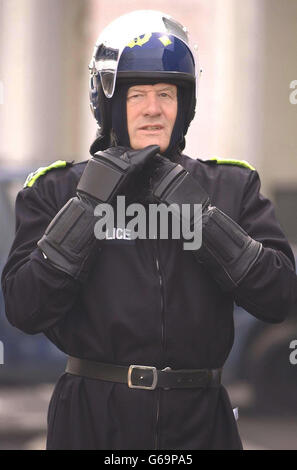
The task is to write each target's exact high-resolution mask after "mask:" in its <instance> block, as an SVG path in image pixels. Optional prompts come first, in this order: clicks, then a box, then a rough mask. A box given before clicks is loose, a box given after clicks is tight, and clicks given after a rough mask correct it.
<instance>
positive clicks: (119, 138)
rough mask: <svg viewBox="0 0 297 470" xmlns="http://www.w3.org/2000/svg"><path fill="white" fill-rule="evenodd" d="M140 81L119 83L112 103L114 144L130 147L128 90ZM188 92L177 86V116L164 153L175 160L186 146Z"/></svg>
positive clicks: (112, 138)
mask: <svg viewBox="0 0 297 470" xmlns="http://www.w3.org/2000/svg"><path fill="white" fill-rule="evenodd" d="M137 84H138V83H130V84H129V85H118V86H117V87H116V91H115V93H114V96H113V98H112V103H111V127H112V131H111V141H112V145H121V146H124V147H130V139H129V134H128V125H127V106H126V100H127V92H128V89H129V88H130V87H131V86H134V85H137ZM187 97H188V94H187V93H186V90H185V89H183V87H181V86H178V87H177V102H178V108H177V116H176V120H175V123H174V126H173V129H172V133H171V138H170V142H169V146H168V148H167V149H166V151H165V152H164V153H163V155H164V156H165V157H168V158H169V159H170V160H172V161H175V160H176V159H178V156H179V154H180V153H181V151H182V150H183V149H184V147H185V141H184V130H185V121H186V110H187V103H188V99H186V98H187Z"/></svg>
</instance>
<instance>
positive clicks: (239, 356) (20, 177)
mask: <svg viewBox="0 0 297 470" xmlns="http://www.w3.org/2000/svg"><path fill="white" fill-rule="evenodd" d="M148 7H149V8H150V9H156V10H161V11H164V12H165V13H169V14H171V15H172V16H174V17H175V18H176V19H178V20H179V21H180V22H182V23H183V24H185V25H186V26H187V27H188V29H189V31H190V41H191V45H195V44H196V45H197V46H198V56H199V66H200V68H202V75H201V80H200V83H199V92H198V105H197V111H196V117H195V120H194V122H193V123H192V125H191V127H190V130H189V132H188V136H187V146H186V149H185V153H186V154H188V155H190V156H191V157H193V158H202V159H208V158H212V157H218V158H233V159H240V160H247V161H248V162H249V163H251V164H252V165H253V166H254V167H255V168H256V169H257V170H258V171H259V173H260V176H261V180H262V192H263V193H264V194H265V195H266V196H268V197H270V198H271V199H272V200H273V202H274V203H275V207H276V211H277V215H278V219H279V221H280V223H281V225H282V227H283V229H284V231H285V233H286V235H287V237H288V239H289V241H290V243H291V245H292V247H293V249H294V251H295V254H296V255H297V249H296V247H297V214H296V205H297V61H296V54H297V0H183V1H182V2H181V1H180V0H170V1H169V0H158V1H157V0H151V1H150V2H149V5H148V4H147V2H145V1H144V0H137V1H136V0H114V1H113V2H110V1H109V0H0V214H1V219H0V270H1V266H3V264H4V262H5V259H6V256H7V253H8V250H9V248H10V245H11V242H12V238H13V231H14V212H13V206H14V200H15V196H16V193H17V191H18V190H19V189H20V188H21V186H22V183H23V182H24V180H25V178H26V175H27V174H28V173H29V172H30V171H32V170H35V169H37V168H38V167H40V166H47V165H48V164H50V163H52V162H53V161H55V160H58V159H62V160H64V159H65V160H68V161H72V160H75V161H80V160H86V159H87V158H89V146H90V144H91V142H92V140H93V138H94V136H95V132H96V123H95V121H94V119H93V117H92V115H91V112H90V110H89V97H88V80H89V74H88V64H89V61H90V58H91V54H92V50H93V47H94V44H95V41H96V39H97V37H98V35H99V33H100V31H101V30H102V28H104V27H105V26H106V25H107V24H108V23H109V22H110V21H111V20H113V19H114V18H116V17H117V16H119V15H121V14H124V13H127V12H129V11H132V10H136V9H145V8H148ZM1 295H2V294H1V292H0V313H1V315H0V340H1V341H2V343H3V345H4V364H3V365H0V449H10V448H12V449H13V448H14V449H22V448H34V449H38V448H44V438H45V432H46V412H47V405H48V401H49V398H50V394H51V391H52V388H53V385H54V382H55V380H56V379H57V377H58V376H59V374H60V373H61V372H62V370H63V366H64V362H65V359H64V357H63V355H62V354H61V353H60V352H59V351H58V350H57V349H56V348H55V347H54V346H52V345H51V344H50V343H49V341H48V340H46V339H44V338H43V336H42V335H36V336H32V337H31V336H26V335H24V334H23V333H21V332H18V331H16V330H15V329H14V328H12V327H11V326H10V325H8V323H7V321H6V319H5V315H4V306H3V299H2V297H1ZM296 314H297V312H292V316H291V317H290V318H288V320H286V321H285V322H284V323H283V324H281V325H269V324H264V323H262V322H260V321H258V320H256V319H254V318H253V317H252V316H251V315H248V314H247V313H246V312H244V311H242V310H240V309H236V310H235V315H234V317H235V325H236V340H235V344H234V347H233V350H232V353H231V354H230V357H229V360H228V362H227V364H226V369H225V379H224V380H225V384H226V386H227V388H228V390H229V393H230V396H231V401H232V404H233V405H234V407H239V421H238V426H239V428H240V432H241V434H242V437H243V439H244V445H245V448H246V449H253V448H261V449H262V448H265V449H266V448H267V449H286V448H287V449H297V398H296V397H297V365H295V366H294V365H292V364H290V361H289V355H290V352H291V351H290V349H289V345H290V343H291V341H293V340H295V339H297V320H296V318H297V315H296Z"/></svg>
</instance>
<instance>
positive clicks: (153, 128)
mask: <svg viewBox="0 0 297 470" xmlns="http://www.w3.org/2000/svg"><path fill="white" fill-rule="evenodd" d="M162 129H164V127H163V126H161V125H159V124H155V125H154V126H152V125H147V126H142V127H140V128H139V130H140V131H161V130H162Z"/></svg>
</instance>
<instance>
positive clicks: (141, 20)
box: [89, 10, 196, 153]
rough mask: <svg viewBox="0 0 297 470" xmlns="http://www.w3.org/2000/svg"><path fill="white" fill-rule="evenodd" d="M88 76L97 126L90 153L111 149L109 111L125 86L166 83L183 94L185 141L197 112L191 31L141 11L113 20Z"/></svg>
mask: <svg viewBox="0 0 297 470" xmlns="http://www.w3.org/2000/svg"><path fill="white" fill-rule="evenodd" d="M89 70H90V74H91V76H90V106H91V110H92V113H93V115H94V117H95V119H96V121H97V124H98V132H97V139H96V141H95V142H94V143H93V145H92V147H91V153H94V152H95V151H97V150H99V149H102V148H104V147H105V148H106V147H108V146H110V139H111V130H112V124H111V105H112V100H113V97H114V96H115V93H116V90H117V88H118V87H119V86H122V85H126V86H132V85H133V84H136V83H137V84H154V83H158V82H166V83H173V84H175V85H177V86H178V87H179V89H182V90H184V95H183V97H186V102H187V105H186V112H185V113H186V115H185V118H184V122H183V129H182V133H183V136H185V135H186V133H187V130H188V127H189V125H190V122H191V121H192V119H193V117H194V114H195V106H196V74H195V60H194V55H193V53H192V51H191V49H190V46H189V40H188V34H187V29H186V28H185V27H183V26H182V25H181V24H180V23H178V22H177V21H176V20H174V19H173V18H171V17H170V16H169V15H166V14H164V13H161V12H159V11H152V10H139V11H134V12H132V13H128V14H126V15H123V16H121V17H119V18H117V19H116V20H114V21H113V22H112V23H110V24H109V25H108V26H107V27H106V28H105V29H104V30H103V32H102V33H101V35H100V36H99V38H98V40H97V42H96V45H95V48H94V52H93V55H92V59H91V62H90V65H89ZM183 101H185V100H184V99H183Z"/></svg>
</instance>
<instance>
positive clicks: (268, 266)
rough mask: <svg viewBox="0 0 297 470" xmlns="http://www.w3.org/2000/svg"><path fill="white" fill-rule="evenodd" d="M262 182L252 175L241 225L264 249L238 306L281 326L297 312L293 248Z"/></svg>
mask: <svg viewBox="0 0 297 470" xmlns="http://www.w3.org/2000/svg"><path fill="white" fill-rule="evenodd" d="M260 186H261V183H260V178H259V175H258V173H257V172H256V171H252V172H251V174H250V176H249V180H248V183H247V187H246V191H245V195H244V198H243V205H242V211H241V217H240V222H239V224H240V225H241V227H242V228H243V229H244V230H245V231H246V232H247V233H248V234H249V235H250V236H251V237H252V238H253V239H254V240H257V241H259V242H261V243H262V245H263V249H262V251H261V253H260V256H259V257H258V259H257V261H256V263H255V264H254V265H253V267H252V268H251V269H250V271H249V272H248V273H247V275H246V277H245V278H244V280H243V281H242V283H241V284H240V285H239V287H237V288H236V289H235V292H234V295H235V301H236V303H237V304H238V305H239V306H241V307H243V308H244V309H245V310H247V311H248V312H249V313H251V314H252V315H254V316H256V317H257V318H259V319H261V320H264V321H267V322H272V323H277V322H281V321H283V320H284V319H285V317H286V316H287V315H288V314H289V313H291V312H293V311H294V308H295V309H296V305H297V277H296V273H295V260H294V255H293V253H292V250H291V248H290V245H289V243H288V241H287V239H286V237H285V235H284V234H283V231H282V229H281V227H280V225H279V223H278V222H277V220H276V217H275V212H274V207H273V205H272V203H271V201H270V200H269V199H267V198H265V197H264V196H263V195H262V194H261V193H260Z"/></svg>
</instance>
